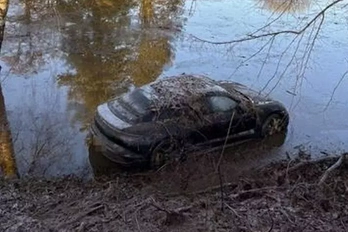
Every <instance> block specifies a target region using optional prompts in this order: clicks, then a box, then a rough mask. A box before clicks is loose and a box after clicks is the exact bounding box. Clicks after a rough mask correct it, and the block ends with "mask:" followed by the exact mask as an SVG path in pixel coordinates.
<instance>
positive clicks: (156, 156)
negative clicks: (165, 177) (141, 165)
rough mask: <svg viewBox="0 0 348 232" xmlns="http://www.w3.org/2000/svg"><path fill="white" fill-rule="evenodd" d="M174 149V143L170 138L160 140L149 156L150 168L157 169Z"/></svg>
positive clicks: (166, 160) (165, 161)
mask: <svg viewBox="0 0 348 232" xmlns="http://www.w3.org/2000/svg"><path fill="white" fill-rule="evenodd" d="M174 150H175V144H174V143H173V142H172V141H170V140H164V141H162V142H160V143H159V144H158V145H157V146H156V147H155V149H153V151H152V154H151V158H150V167H151V168H152V169H159V168H161V167H162V166H163V165H165V164H166V163H167V162H168V161H169V160H170V156H171V153H172V152H173V151H174Z"/></svg>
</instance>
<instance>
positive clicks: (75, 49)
mask: <svg viewBox="0 0 348 232" xmlns="http://www.w3.org/2000/svg"><path fill="white" fill-rule="evenodd" d="M289 2H290V5H285V4H289ZM331 2H332V1H325V0H319V1H311V0H295V1H284V2H283V3H282V1H274V0H238V1H237V0H235V1H230V0H219V1H216V0H197V1H192V0H191V1H185V0H129V1H124V0H114V1H111V0H100V1H87V0H81V1H69V0H65V1H43V0H38V1H32V0H13V1H11V2H10V8H9V13H8V19H7V23H6V31H5V38H4V42H3V46H2V51H1V59H0V65H1V66H2V71H1V80H2V88H3V93H4V97H5V103H6V109H7V114H8V119H9V121H10V125H11V131H12V135H13V140H14V148H15V153H16V160H17V166H18V169H19V172H20V173H21V174H22V175H32V176H59V175H67V174H77V175H80V176H88V175H91V173H92V172H91V168H90V165H89V160H88V150H87V148H86V145H85V136H86V128H88V125H89V123H90V121H91V119H92V117H93V114H94V110H95V109H96V106H97V105H98V104H100V103H102V102H104V101H106V100H107V99H109V98H111V97H113V96H115V95H118V94H120V93H123V92H125V91H127V89H128V88H130V87H132V86H141V85H143V84H146V83H149V82H151V81H153V80H155V79H157V78H166V77H167V76H171V75H176V74H181V73H197V74H205V75H209V76H211V77H212V78H214V79H218V80H234V81H237V82H240V83H243V84H246V85H248V86H251V87H253V88H255V89H258V90H260V91H262V92H265V93H267V94H269V95H270V96H271V97H273V98H275V99H278V100H280V101H282V102H284V104H285V105H286V106H287V108H288V109H289V112H290V116H291V123H290V130H289V133H288V136H287V138H286V141H285V144H284V145H283V146H282V147H281V148H277V149H273V150H272V151H269V150H268V151H260V150H257V149H255V147H254V148H253V149H252V150H248V152H247V153H248V154H250V153H252V154H256V153H258V155H255V157H256V158H255V157H253V156H250V155H249V156H248V157H249V158H250V159H252V158H251V157H253V158H254V160H255V165H259V163H260V162H268V161H269V160H274V159H276V158H282V157H284V154H285V153H286V152H289V153H290V154H292V152H294V151H296V150H297V149H298V148H299V147H300V146H301V147H304V148H305V149H307V150H309V151H311V152H312V154H313V155H314V156H320V155H322V153H323V152H324V153H325V152H327V153H330V154H335V153H339V152H341V151H342V150H347V148H348V144H347V141H348V120H346V118H347V115H348V96H347V89H348V77H345V76H344V74H345V72H346V71H347V70H348V57H347V54H348V37H347V36H346V35H347V32H348V17H347V15H348V14H347V11H348V7H346V6H345V5H344V3H343V2H339V3H338V4H336V5H334V6H332V7H331V8H329V9H327V10H326V11H325V18H324V20H323V21H322V17H321V16H319V17H316V15H317V14H318V12H320V11H322V10H323V9H324V8H325V6H327V5H328V4H329V3H331ZM315 17H316V20H315V21H313V23H311V24H309V25H308V23H309V22H311V20H312V19H314V18H315ZM302 28H305V30H303V33H300V34H296V33H293V32H291V31H300V30H301V29H302ZM284 30H287V31H290V32H287V33H280V34H277V33H275V34H272V33H274V32H279V31H284ZM258 35H262V36H258ZM211 42H212V43H211ZM255 146H256V148H257V147H258V145H255ZM243 149H244V150H243V151H245V150H247V149H246V148H243ZM229 153H231V154H226V155H231V156H233V154H232V153H235V151H229ZM259 153H260V154H261V153H267V154H269V155H267V156H263V155H260V154H259ZM245 163H250V162H249V161H246V162H245Z"/></svg>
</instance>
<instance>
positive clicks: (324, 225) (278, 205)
mask: <svg viewBox="0 0 348 232" xmlns="http://www.w3.org/2000/svg"><path fill="white" fill-rule="evenodd" d="M337 160H338V157H327V158H323V159H321V160H317V161H312V160H310V159H309V158H308V157H306V156H300V157H298V158H297V159H295V160H290V159H289V160H284V161H282V162H279V163H275V164H270V165H268V166H266V167H264V168H262V169H258V170H255V171H253V172H252V173H250V172H249V173H248V174H247V173H244V174H242V175H241V176H240V177H239V178H238V179H237V180H236V181H235V182H230V183H225V184H224V188H223V189H222V191H221V189H220V188H219V186H215V187H214V186H211V187H209V188H207V189H204V190H200V191H196V192H186V193H180V194H179V193H175V192H172V193H168V192H167V193H163V192H160V191H159V190H158V189H157V188H156V187H154V186H155V185H151V184H149V183H146V181H144V177H143V176H139V175H137V176H125V175H118V176H117V177H114V178H113V179H112V180H110V179H109V180H106V179H105V180H98V181H95V180H94V181H88V182H83V181H81V180H79V179H75V178H65V179H61V180H55V181H30V180H22V181H5V180H2V181H1V183H0V193H1V194H0V215H1V217H0V230H1V231H346V230H347V228H348V178H347V177H348V160H345V161H343V162H342V163H341V164H340V166H339V167H337V168H336V169H334V170H333V171H332V172H330V175H328V177H327V178H326V180H325V181H324V183H323V184H322V185H320V186H319V185H318V183H319V182H320V179H321V178H322V176H323V174H324V173H325V172H326V171H327V170H328V169H329V167H331V166H332V165H333V164H334V163H336V162H337ZM168 181H170V180H168Z"/></svg>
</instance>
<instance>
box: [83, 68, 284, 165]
mask: <svg viewBox="0 0 348 232" xmlns="http://www.w3.org/2000/svg"><path fill="white" fill-rule="evenodd" d="M288 123H289V117H288V113H287V110H286V108H285V107H284V106H283V105H282V104H281V103H280V102H278V101H275V100H272V99H270V98H268V97H266V96H262V95H260V94H259V93H258V92H256V91H254V90H252V89H250V88H248V87H246V86H244V85H242V84H239V83H236V82H228V81H215V80H212V79H210V78H208V77H206V76H201V75H184V74H183V75H180V76H175V77H168V78H164V79H160V80H157V81H155V82H152V83H150V84H147V85H144V86H142V87H139V88H135V89H133V90H130V91H128V92H127V93H125V94H123V95H121V96H119V97H116V98H114V99H112V100H110V101H108V102H106V103H104V104H101V105H99V106H98V108H97V110H96V114H95V118H94V122H93V123H92V126H91V133H90V135H91V139H92V140H91V141H92V143H91V146H98V148H100V149H101V151H102V154H103V155H104V156H105V157H107V158H108V159H109V160H111V161H113V162H115V163H118V164H121V165H123V166H138V165H141V166H144V165H145V166H147V167H152V168H159V167H161V166H162V165H164V164H165V163H166V162H167V161H168V160H171V159H174V158H175V159H176V158H181V157H183V156H184V155H186V154H189V152H190V151H194V150H196V151H197V149H206V148H212V147H219V146H225V145H226V144H231V143H232V144H233V143H235V142H238V141H244V140H248V139H253V138H265V137H269V136H271V135H273V134H279V133H285V132H286V131H287V127H288Z"/></svg>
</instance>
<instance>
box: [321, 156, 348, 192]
mask: <svg viewBox="0 0 348 232" xmlns="http://www.w3.org/2000/svg"><path fill="white" fill-rule="evenodd" d="M347 157H348V153H344V154H342V155H341V157H340V158H339V159H338V160H337V161H336V163H334V164H333V165H332V166H331V167H330V168H328V169H327V170H326V171H325V172H324V174H323V175H322V177H321V178H320V181H319V183H318V185H319V186H321V185H323V184H324V182H325V181H326V179H327V178H328V177H329V175H330V174H331V173H332V172H333V171H334V170H335V169H337V168H338V167H340V166H341V165H342V163H343V161H344V160H345V159H346V158H347Z"/></svg>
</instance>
